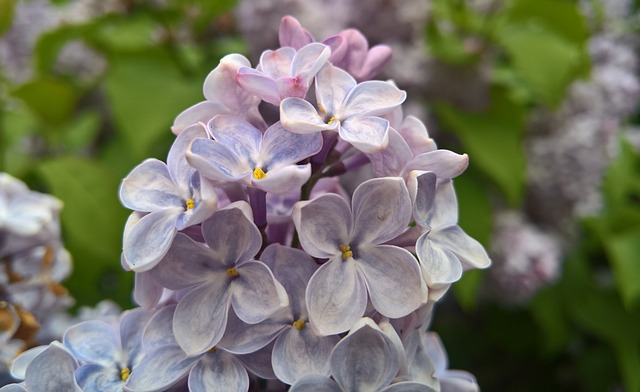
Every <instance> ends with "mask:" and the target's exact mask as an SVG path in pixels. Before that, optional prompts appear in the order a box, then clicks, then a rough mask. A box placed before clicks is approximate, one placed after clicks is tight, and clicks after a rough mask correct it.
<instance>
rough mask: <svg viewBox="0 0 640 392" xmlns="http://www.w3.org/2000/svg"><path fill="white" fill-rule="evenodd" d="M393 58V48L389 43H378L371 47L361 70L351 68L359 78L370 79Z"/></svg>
mask: <svg viewBox="0 0 640 392" xmlns="http://www.w3.org/2000/svg"><path fill="white" fill-rule="evenodd" d="M389 60H391V48H390V47H388V46H387V45H376V46H374V47H372V48H371V49H369V52H368V53H367V57H366V58H365V61H364V64H362V67H361V68H360V69H359V70H351V69H350V71H351V72H353V74H354V76H355V77H356V79H358V80H368V79H371V78H373V77H374V76H376V75H377V74H378V73H380V71H382V68H384V66H385V65H387V63H388V62H389Z"/></svg>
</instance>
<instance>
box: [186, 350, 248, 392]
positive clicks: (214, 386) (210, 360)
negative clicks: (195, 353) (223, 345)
mask: <svg viewBox="0 0 640 392" xmlns="http://www.w3.org/2000/svg"><path fill="white" fill-rule="evenodd" d="M189 390H190V391H207V392H233V391H238V392H245V391H247V390H249V375H248V374H247V370H246V369H245V368H244V366H242V364H241V363H240V362H239V361H238V360H237V359H235V358H234V356H233V355H231V354H228V353H226V352H224V351H223V350H217V351H216V352H214V353H211V354H207V355H205V356H204V358H202V360H200V362H198V364H197V365H196V366H194V367H193V368H192V369H191V371H190V372H189Z"/></svg>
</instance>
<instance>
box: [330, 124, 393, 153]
mask: <svg viewBox="0 0 640 392" xmlns="http://www.w3.org/2000/svg"><path fill="white" fill-rule="evenodd" d="M339 133H340V138H341V139H342V140H344V141H345V142H347V143H349V144H351V145H353V146H354V147H355V148H357V149H358V150H360V151H362V152H364V153H366V154H374V153H376V152H379V151H381V150H383V149H384V148H386V147H387V145H388V144H389V121H387V120H385V119H383V118H380V117H372V116H370V117H360V116H355V117H351V118H349V119H347V120H345V121H342V122H341V123H340V129H339Z"/></svg>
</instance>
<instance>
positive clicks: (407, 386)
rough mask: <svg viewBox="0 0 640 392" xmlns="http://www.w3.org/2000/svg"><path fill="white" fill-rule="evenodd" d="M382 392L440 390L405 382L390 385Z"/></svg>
mask: <svg viewBox="0 0 640 392" xmlns="http://www.w3.org/2000/svg"><path fill="white" fill-rule="evenodd" d="M380 392H438V389H433V388H431V387H430V386H428V385H424V384H420V383H418V382H414V381H403V382H399V383H396V384H393V385H390V386H388V387H386V388H384V389H383V390H381V391H380ZM451 392H453V391H451Z"/></svg>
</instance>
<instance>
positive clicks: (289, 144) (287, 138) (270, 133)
mask: <svg viewBox="0 0 640 392" xmlns="http://www.w3.org/2000/svg"><path fill="white" fill-rule="evenodd" d="M321 149H322V135H321V134H320V133H313V134H300V133H293V132H290V131H287V130H286V129H284V127H283V126H282V124H281V123H280V122H277V123H275V124H273V125H272V126H270V127H269V129H267V130H266V131H265V133H264V137H263V139H262V144H261V145H260V157H259V159H258V165H259V166H260V167H262V168H267V169H269V170H271V169H274V168H276V167H279V166H284V165H292V164H294V163H297V162H300V161H301V160H303V159H305V158H308V157H310V156H311V155H314V154H316V153H318V152H319V151H320V150H321Z"/></svg>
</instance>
